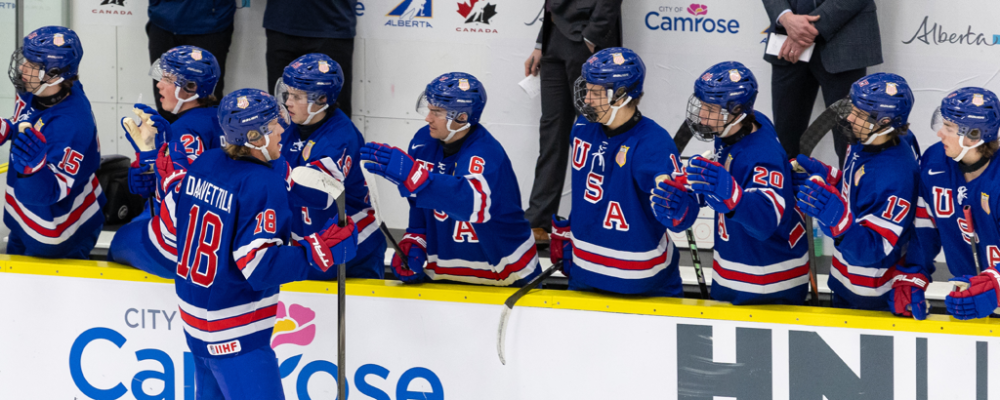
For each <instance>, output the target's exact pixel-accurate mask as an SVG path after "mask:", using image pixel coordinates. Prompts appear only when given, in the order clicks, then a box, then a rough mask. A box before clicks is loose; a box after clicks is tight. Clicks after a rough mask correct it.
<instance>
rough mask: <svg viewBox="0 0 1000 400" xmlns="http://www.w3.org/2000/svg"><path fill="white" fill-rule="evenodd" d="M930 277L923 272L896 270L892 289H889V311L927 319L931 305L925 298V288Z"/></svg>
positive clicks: (917, 318)
mask: <svg viewBox="0 0 1000 400" xmlns="http://www.w3.org/2000/svg"><path fill="white" fill-rule="evenodd" d="M929 283H930V279H928V278H927V275H924V274H921V273H919V272H918V273H913V274H908V273H905V272H900V271H896V276H894V277H893V278H892V289H891V290H889V311H892V313H893V314H896V315H899V316H903V317H910V316H912V317H913V319H916V320H918V321H923V320H925V319H927V314H929V313H930V308H931V305H930V303H928V302H927V300H926V299H925V298H924V290H926V289H927V284H929Z"/></svg>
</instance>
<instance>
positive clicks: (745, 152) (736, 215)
mask: <svg viewBox="0 0 1000 400" xmlns="http://www.w3.org/2000/svg"><path fill="white" fill-rule="evenodd" d="M756 99H757V79H756V78H755V77H754V75H753V73H752V72H750V70H749V69H747V68H746V67H745V66H743V64H740V63H738V62H734V61H727V62H722V63H719V64H716V65H713V66H712V67H710V68H709V69H708V70H706V71H705V72H704V73H702V75H701V76H700V77H698V79H697V80H696V81H695V84H694V94H693V95H691V98H690V99H689V100H688V107H687V121H688V125H689V126H690V127H691V131H692V132H694V133H695V135H696V136H697V137H698V138H699V139H701V140H706V141H713V142H714V148H715V154H714V156H713V157H712V158H711V159H709V158H705V157H701V156H695V157H692V158H691V160H690V162H689V164H688V167H687V168H686V170H685V172H686V173H687V177H686V178H687V182H688V184H689V185H690V188H691V189H692V190H693V192H694V193H696V194H698V195H701V196H702V198H703V199H704V201H705V203H707V205H708V206H709V207H711V208H712V209H713V210H715V211H716V216H715V223H716V229H715V256H714V260H713V266H712V273H713V275H712V298H713V299H715V300H722V301H729V302H732V303H733V304H793V305H800V304H802V303H803V302H804V301H805V296H806V288H807V283H808V282H809V276H808V275H809V257H808V254H806V252H807V250H808V243H807V242H806V241H807V240H808V236H807V235H806V231H805V228H804V224H803V217H802V215H801V214H799V213H798V212H797V210H796V209H795V193H794V191H793V188H792V185H791V182H789V181H788V178H789V176H790V172H791V168H790V166H789V164H788V159H787V156H786V155H785V150H784V149H783V148H782V147H781V144H780V143H778V137H777V134H776V133H775V131H774V125H773V124H772V123H771V120H770V119H768V118H767V117H766V116H765V115H764V114H763V113H761V112H760V111H757V110H754V108H753V107H754V102H755V101H756Z"/></svg>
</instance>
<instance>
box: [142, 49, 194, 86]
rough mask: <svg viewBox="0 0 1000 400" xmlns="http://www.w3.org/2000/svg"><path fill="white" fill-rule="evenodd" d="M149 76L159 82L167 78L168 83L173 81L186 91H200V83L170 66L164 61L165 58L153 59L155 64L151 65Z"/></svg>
mask: <svg viewBox="0 0 1000 400" xmlns="http://www.w3.org/2000/svg"><path fill="white" fill-rule="evenodd" d="M149 77H150V78H153V79H154V80H156V81H157V82H159V81H161V80H165V81H167V82H168V83H173V84H174V85H176V86H177V87H179V88H181V89H184V91H185V92H188V93H191V94H194V93H195V92H197V91H198V84H197V83H195V82H193V81H189V80H187V79H185V78H184V75H182V74H179V73H178V72H177V71H176V70H175V69H174V68H170V67H168V66H166V65H164V63H163V59H161V58H157V59H156V61H153V65H151V66H150V67H149Z"/></svg>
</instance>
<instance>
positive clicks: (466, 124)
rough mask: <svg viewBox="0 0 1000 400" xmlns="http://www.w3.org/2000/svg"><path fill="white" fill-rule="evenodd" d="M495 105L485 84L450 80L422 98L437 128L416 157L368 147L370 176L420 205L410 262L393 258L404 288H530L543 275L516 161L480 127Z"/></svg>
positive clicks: (407, 248)
mask: <svg viewBox="0 0 1000 400" xmlns="http://www.w3.org/2000/svg"><path fill="white" fill-rule="evenodd" d="M485 107H486V88H484V87H483V84H482V83H481V82H480V81H479V80H478V79H476V77H474V76H472V75H470V74H467V73H462V72H451V73H447V74H444V75H441V76H439V77H437V78H435V79H434V80H433V81H432V82H431V83H430V84H428V85H427V87H426V89H425V90H424V92H423V93H421V94H420V97H418V100H417V112H419V113H421V114H423V115H425V116H426V118H425V121H427V126H425V127H423V128H421V129H420V130H419V131H417V133H416V135H415V136H414V137H413V139H412V140H411V141H410V145H409V147H407V149H409V153H407V152H406V151H404V150H402V149H399V148H396V147H391V146H388V145H385V144H381V143H374V142H371V143H368V144H366V145H365V146H364V147H362V148H361V158H362V160H365V161H366V162H365V163H364V168H366V169H368V170H369V171H371V172H372V173H374V174H377V175H380V176H382V177H384V178H385V179H387V180H389V181H390V182H392V183H394V184H396V186H397V188H398V189H399V194H400V195H401V196H403V197H405V198H407V200H408V201H409V203H410V220H409V224H408V225H407V228H406V235H405V236H404V237H403V240H402V241H400V242H399V247H400V249H401V250H402V251H403V252H404V253H405V254H396V255H395V257H394V258H393V260H392V267H393V270H394V271H395V273H396V276H398V277H399V279H400V280H402V281H403V282H407V283H417V282H425V281H427V280H449V281H456V282H465V283H474V284H480V285H491V286H522V285H524V284H525V283H527V282H529V281H530V280H531V279H532V278H533V277H535V276H536V275H538V274H539V273H540V270H539V267H538V254H537V252H536V249H535V239H534V236H533V235H532V234H531V226H530V225H529V224H528V221H527V220H525V219H524V210H523V209H521V195H520V193H521V192H520V190H519V189H518V186H517V176H515V175H514V168H513V166H512V165H511V162H510V158H508V157H507V153H506V152H505V151H504V149H503V146H502V145H501V144H500V142H498V141H497V140H496V139H495V138H494V137H493V135H492V134H490V132H489V131H487V130H486V127H485V126H482V125H481V124H480V123H479V120H480V117H481V116H482V113H483V109H484V108H485ZM400 256H403V257H407V264H408V266H409V269H407V268H404V267H403V265H402V262H401V259H400ZM425 261H426V262H427V266H426V267H424V262H425Z"/></svg>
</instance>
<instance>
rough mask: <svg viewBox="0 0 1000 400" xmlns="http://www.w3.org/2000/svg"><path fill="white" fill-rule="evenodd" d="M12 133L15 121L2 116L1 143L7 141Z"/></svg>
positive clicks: (0, 119) (0, 126)
mask: <svg viewBox="0 0 1000 400" xmlns="http://www.w3.org/2000/svg"><path fill="white" fill-rule="evenodd" d="M12 133H14V123H13V122H11V121H10V120H9V119H7V118H0V145H2V144H4V143H6V142H7V138H9V137H11V134H12Z"/></svg>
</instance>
